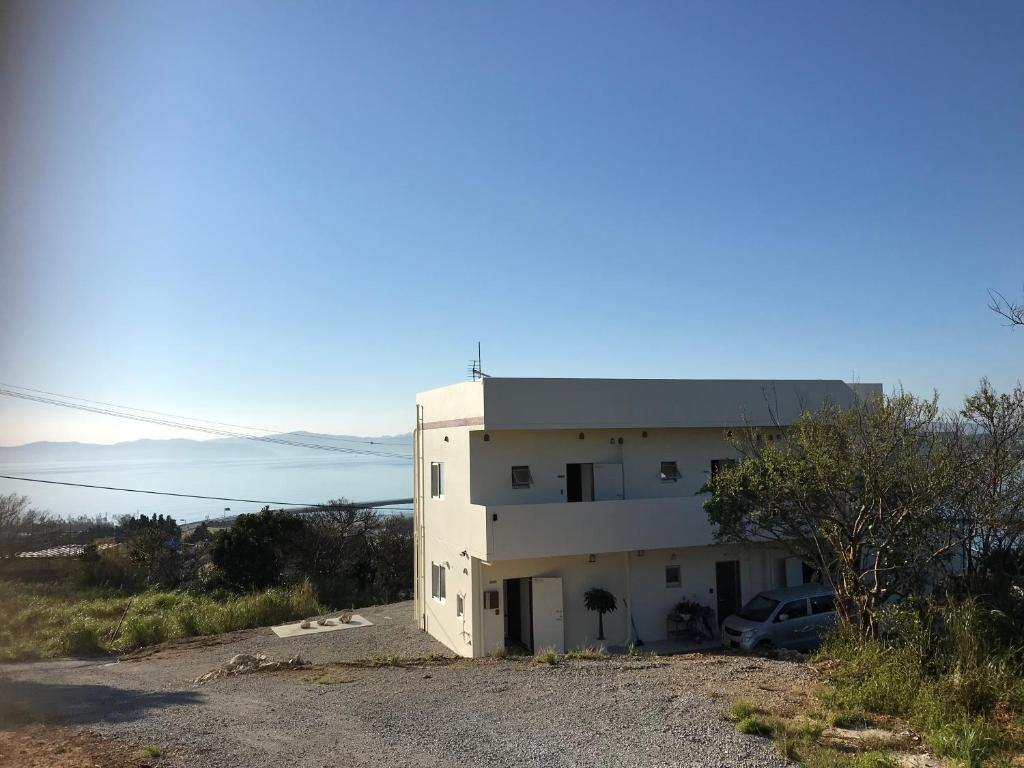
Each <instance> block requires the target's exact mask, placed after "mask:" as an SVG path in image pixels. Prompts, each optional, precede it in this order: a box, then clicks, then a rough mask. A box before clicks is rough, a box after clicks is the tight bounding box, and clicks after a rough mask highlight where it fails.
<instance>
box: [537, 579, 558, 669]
mask: <svg viewBox="0 0 1024 768" xmlns="http://www.w3.org/2000/svg"><path fill="white" fill-rule="evenodd" d="M530 582H531V584H532V593H533V595H532V599H533V652H534V653H540V652H541V651H547V650H550V649H554V650H555V651H557V652H558V653H565V623H564V622H563V620H562V580H561V579H560V578H553V577H547V578H534V579H530Z"/></svg>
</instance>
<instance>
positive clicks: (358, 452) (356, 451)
mask: <svg viewBox="0 0 1024 768" xmlns="http://www.w3.org/2000/svg"><path fill="white" fill-rule="evenodd" d="M0 395H4V396H7V397H16V398H20V399H22V400H29V401H32V402H35V403H44V404H47V405H59V406H61V407H63V408H72V409H75V410H79V411H87V412H89V413H98V414H102V415H105V416H118V417H120V418H122V419H132V420H134V421H142V422H145V423H147V424H157V425H159V426H164V427H174V428H176V429H185V430H191V431H193V432H205V433H207V434H211V435H219V436H222V437H237V438H242V439H245V440H255V441H257V442H262V443H274V444H276V445H290V446H293V447H296V448H311V449H313V450H317V451H330V452H333V453H345V454H349V455H355V456H381V457H384V458H390V459H403V460H406V461H411V460H412V457H411V456H410V455H409V454H407V453H389V452H385V451H373V450H369V449H360V448H346V447H343V446H340V445H321V444H318V443H307V442H302V441H299V440H288V439H286V438H282V437H271V436H268V435H247V434H245V433H242V432H231V431H228V430H224V429H215V428H213V427H203V426H199V425H196V424H182V423H180V422H174V421H167V420H166V419H157V418H153V417H149V416H141V415H136V414H131V413H121V412H119V411H111V410H108V409H106V408H96V407H94V406H90V405H82V404H79V403H69V402H67V401H64V400H56V399H54V398H49V397H41V396H39V395H31V394H28V393H27V392H15V391H14V390H11V389H0Z"/></svg>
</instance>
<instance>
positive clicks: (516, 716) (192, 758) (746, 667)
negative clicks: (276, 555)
mask: <svg viewBox="0 0 1024 768" xmlns="http://www.w3.org/2000/svg"><path fill="white" fill-rule="evenodd" d="M360 613H361V614H362V615H363V616H366V617H367V618H368V619H370V620H371V621H373V622H374V623H375V626H373V627H368V628H365V629H353V630H344V631H340V632H329V633H324V634H319V635H311V636H308V637H301V638H295V639H287V640H284V639H279V638H277V637H276V636H274V635H273V634H272V633H271V632H270V631H269V630H253V631H248V632H238V633H233V634H232V635H228V636H223V637H221V638H217V639H216V640H213V641H211V640H205V641H202V642H189V643H179V644H172V645H170V646H166V647H164V648H161V649H159V650H157V651H155V652H150V653H147V654H142V655H139V656H137V657H135V658H130V659H125V660H122V661H120V662H119V663H109V662H108V661H107V660H104V661H102V662H96V661H88V662H80V661H79V662H75V661H63V662H43V663H36V664H18V665H6V666H3V667H0V701H6V702H15V703H16V704H18V705H19V706H22V705H24V706H28V707H31V708H32V709H33V710H34V711H36V712H37V713H38V714H39V715H40V716H42V717H45V718H47V719H51V720H55V721H56V722H60V723H62V724H66V725H71V726H81V727H84V728H88V729H90V730H92V731H95V732H97V733H100V734H103V735H105V736H113V737H116V738H118V739H121V740H123V741H125V742H126V743H137V744H144V743H145V744H148V743H153V744H158V745H160V746H161V747H165V748H167V749H169V750H171V751H172V752H173V753H174V755H175V756H174V757H171V758H162V759H161V764H167V765H170V764H173V763H178V764H181V765H188V766H195V767H196V768H205V767H206V766H217V767H218V768H219V767H222V766H245V767H246V768H262V767H263V766H271V765H277V764H279V763H280V762H281V761H282V760H285V761H291V760H295V759H296V758H298V759H308V758H314V757H319V758H321V759H322V758H323V757H325V756H329V757H330V758H331V759H334V758H340V759H343V760H344V761H345V763H347V764H348V765H354V766H385V765H386V766H456V765H458V766H467V765H468V766H545V767H546V768H547V767H551V766H554V767H560V766H566V767H568V766H595V767H596V766H601V767H602V768H604V767H605V766H609V765H615V766H623V767H624V768H626V767H629V766H716V765H721V766H750V767H751V768H753V767H754V766H782V765H785V761H784V760H782V759H781V758H780V757H779V756H778V754H777V752H776V751H775V748H774V747H773V745H772V744H771V743H770V742H769V741H767V740H764V739H760V738H758V737H754V736H743V735H740V734H738V733H736V732H735V730H734V729H733V726H732V724H731V723H728V722H726V721H724V720H723V719H722V713H723V711H724V710H725V709H726V708H727V706H728V703H729V700H731V699H733V698H737V697H743V698H747V699H753V700H763V701H765V703H771V704H775V705H778V704H779V703H783V704H784V703H785V702H786V701H787V697H791V696H794V695H799V694H797V693H794V691H795V690H796V689H798V688H806V687H807V685H806V683H807V681H808V679H809V673H808V671H807V670H806V668H805V667H804V666H802V665H800V664H794V663H790V662H782V661H772V660H768V659H758V658H749V657H741V656H730V655H725V654H693V655H688V656H683V657H676V658H673V659H630V658H627V657H617V658H614V659H612V660H606V661H572V662H562V663H561V664H559V665H558V666H548V665H541V664H536V663H529V662H525V661H523V660H498V659H483V660H477V661H469V660H453V661H451V662H434V663H418V664H413V665H411V666H402V667H393V666H384V667H379V668H374V667H367V666H358V665H353V664H352V662H358V661H360V660H364V659H368V658H373V657H380V656H389V655H394V656H399V657H406V658H412V657H423V656H425V655H427V654H429V653H432V652H433V653H444V652H445V649H444V648H443V647H442V646H440V645H439V644H437V643H436V642H434V641H433V640H432V639H431V638H429V637H428V636H427V635H425V634H423V633H420V632H419V631H417V630H416V628H415V626H414V623H413V619H412V605H411V603H399V604H395V605H389V606H380V607H377V608H370V609H364V610H361V611H360ZM253 652H261V653H265V654H267V655H268V656H270V657H272V658H284V657H287V656H289V655H293V654H295V653H299V654H301V655H302V656H303V657H304V658H306V659H308V660H309V661H311V662H314V664H315V667H314V668H313V669H311V670H300V671H285V672H273V673H258V674H252V675H246V676H239V677H232V678H225V679H220V680H214V681H211V682H209V683H207V684H206V685H203V686H196V685H195V684H194V683H193V682H192V681H193V680H194V679H195V678H196V677H198V676H199V675H201V674H202V673H204V672H207V671H209V670H210V669H212V668H213V667H216V666H218V665H219V664H221V663H223V662H225V661H226V660H227V659H228V658H230V657H231V656H232V655H234V654H235V653H253ZM313 679H318V680H322V681H327V682H326V683H322V682H312V680H313Z"/></svg>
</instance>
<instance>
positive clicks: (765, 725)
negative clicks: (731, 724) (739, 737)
mask: <svg viewBox="0 0 1024 768" xmlns="http://www.w3.org/2000/svg"><path fill="white" fill-rule="evenodd" d="M776 727H777V723H776V722H775V721H772V720H769V719H767V718H763V717H760V716H758V715H747V716H746V717H744V718H743V719H741V720H740V721H739V722H738V723H736V730H737V731H739V732H740V733H745V734H747V735H749V736H764V737H770V736H774V735H775V729H776Z"/></svg>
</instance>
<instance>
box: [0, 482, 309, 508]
mask: <svg viewBox="0 0 1024 768" xmlns="http://www.w3.org/2000/svg"><path fill="white" fill-rule="evenodd" d="M0 477H2V478H4V479H5V480H22V481H24V482H26V483H46V484H47V485H71V486H74V487H75V488H97V489H99V490H102V491H124V492H126V493H148V494H151V495H153V496H179V497H181V498H185V499H208V500H210V501H237V502H243V503H246V504H276V505H278V506H282V507H322V506H324V505H323V504H302V503H300V502H297V501H266V500H265V499H229V498H227V497H226V496H199V495H197V494H195V493H171V492H170V491H144V490H141V489H139V488H114V487H113V486H109V485H89V484H87V483H68V482H64V481H61V480H41V479H39V478H37V477H14V476H13V475H0Z"/></svg>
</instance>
